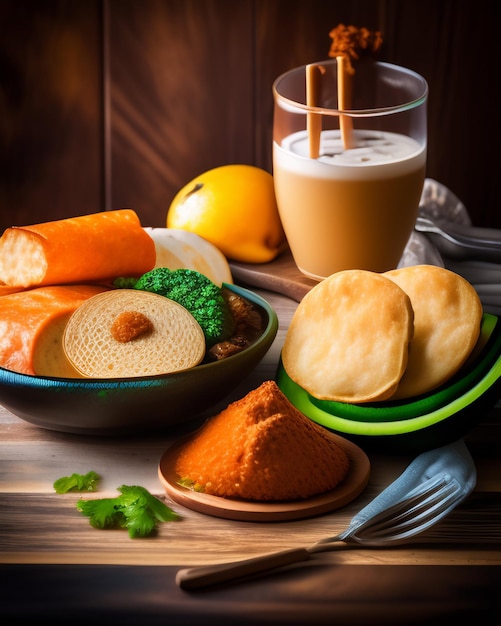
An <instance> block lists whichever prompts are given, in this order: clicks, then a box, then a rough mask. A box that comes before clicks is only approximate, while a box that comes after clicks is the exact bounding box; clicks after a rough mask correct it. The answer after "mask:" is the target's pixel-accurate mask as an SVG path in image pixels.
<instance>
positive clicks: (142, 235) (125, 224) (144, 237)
mask: <svg viewBox="0 0 501 626" xmlns="http://www.w3.org/2000/svg"><path fill="white" fill-rule="evenodd" d="M155 261H156V252H155V244H154V242H153V240H152V238H151V237H150V236H149V235H148V234H147V233H146V232H145V231H144V229H143V228H142V226H141V223H140V221H139V218H138V216H137V214H136V213H135V211H133V210H132V209H118V210H115V211H107V212H103V213H93V214H90V215H83V216H80V217H72V218H67V219H62V220H57V221H53V222H44V223H42V224H36V225H33V226H13V227H11V228H7V229H6V230H5V231H4V233H3V235H2V237H1V238H0V281H1V282H3V283H5V284H6V285H9V286H14V287H31V286H44V285H58V284H68V283H84V282H101V281H106V280H110V279H113V278H116V277H117V276H140V275H141V274H144V273H145V272H147V271H149V270H150V269H152V268H153V267H154V265H155Z"/></svg>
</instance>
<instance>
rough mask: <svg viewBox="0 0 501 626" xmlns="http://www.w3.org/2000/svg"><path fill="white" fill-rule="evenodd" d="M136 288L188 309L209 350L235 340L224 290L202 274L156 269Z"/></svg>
mask: <svg viewBox="0 0 501 626" xmlns="http://www.w3.org/2000/svg"><path fill="white" fill-rule="evenodd" d="M133 287H134V289H141V290H143V291H151V292H152V293H157V294H159V295H161V296H165V297H167V298H169V299H171V300H174V301H175V302H177V303H178V304H181V305H182V306H184V308H185V309H187V310H188V311H189V312H190V313H191V314H192V315H193V317H194V318H195V319H196V320H197V322H198V323H199V324H200V326H201V328H202V330H203V332H204V335H205V341H206V344H207V347H209V348H210V347H211V346H212V345H214V344H215V343H218V342H219V341H222V340H223V339H226V338H227V337H229V336H231V334H232V332H233V331H234V329H235V321H234V319H233V316H232V314H231V311H230V308H229V306H228V304H227V302H226V300H225V299H224V297H223V294H222V290H221V288H220V287H219V286H218V285H216V284H215V283H213V282H212V281H211V280H210V279H209V278H207V277H206V276H204V275H203V274H201V273H200V272H197V271H195V270H191V269H184V268H182V269H177V270H171V269H169V268H167V267H156V268H155V269H152V270H150V271H149V272H146V274H143V275H142V276H141V277H140V278H139V279H138V280H137V282H136V283H135V284H134V286H133Z"/></svg>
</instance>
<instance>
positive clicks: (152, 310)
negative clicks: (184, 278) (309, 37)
mask: <svg viewBox="0 0 501 626" xmlns="http://www.w3.org/2000/svg"><path fill="white" fill-rule="evenodd" d="M63 347H64V351H65V354H66V356H67V358H68V359H69V361H70V362H71V363H72V365H73V366H74V367H75V368H76V369H77V370H78V371H79V372H80V373H81V374H82V375H84V376H87V377H92V378H128V377H134V376H153V375H157V374H167V373H170V372H175V371H179V370H183V369H188V368H190V367H194V366H195V365H198V364H199V363H200V362H201V361H202V359H203V358H204V355H205V337H204V334H203V331H202V329H201V327H200V325H199V324H198V322H197V321H196V320H195V318H194V317H193V316H192V315H191V313H189V311H187V310H186V309H185V308H184V307H183V306H181V305H180V304H178V303H177V302H174V301H172V300H169V299H168V298H165V297H164V296H159V295H157V294H154V293H150V292H147V291H136V290H134V289H117V290H114V291H108V292H105V293H102V294H99V295H98V296H95V297H92V298H90V299H89V300H87V301H86V302H85V303H84V305H82V306H80V307H79V308H78V309H77V310H76V311H75V312H74V313H73V314H72V316H71V317H70V319H69V320H68V323H67V325H66V328H65V331H64V336H63Z"/></svg>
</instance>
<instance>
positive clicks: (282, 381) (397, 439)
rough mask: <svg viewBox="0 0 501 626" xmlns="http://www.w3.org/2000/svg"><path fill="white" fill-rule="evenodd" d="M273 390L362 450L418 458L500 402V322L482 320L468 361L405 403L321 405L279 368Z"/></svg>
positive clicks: (457, 434)
mask: <svg viewBox="0 0 501 626" xmlns="http://www.w3.org/2000/svg"><path fill="white" fill-rule="evenodd" d="M276 379H277V384H278V386H279V387H280V389H281V390H282V391H283V392H284V393H285V395H286V396H287V397H288V398H289V400H290V401H291V402H292V404H294V406H296V407H297V408H298V409H299V410H300V411H302V412H303V413H304V414H305V415H307V416H308V417H309V418H310V419H312V420H313V421H315V422H317V423H319V424H321V425H322V426H325V427H326V428H327V429H329V430H330V431H332V432H335V433H337V434H339V435H342V436H344V437H346V438H348V439H351V440H353V441H354V442H356V443H357V444H358V445H360V446H362V447H365V448H367V447H370V448H373V449H377V450H382V451H385V452H396V453H401V452H412V453H415V452H421V451H424V450H428V449H431V448H435V447H438V446H442V445H446V444H447V443H451V442H452V441H455V440H457V439H460V438H461V437H463V436H465V435H466V434H467V433H468V432H469V431H470V430H471V429H472V428H473V427H474V426H475V424H476V423H477V422H478V420H479V418H481V417H482V415H485V412H486V411H489V410H490V409H492V408H493V407H494V406H495V404H496V403H497V402H498V401H499V400H500V398H501V321H500V320H499V318H498V317H497V316H494V315H489V314H484V316H483V320H482V328H481V334H480V338H479V341H478V344H477V346H476V348H475V350H474V352H473V353H472V355H471V358H470V359H469V360H468V362H467V363H466V364H465V365H464V366H463V368H462V369H461V371H460V372H458V374H457V375H456V376H454V378H453V379H451V380H450V381H448V383H447V384H445V385H443V386H442V387H440V388H439V389H437V390H435V391H433V392H432V393H429V394H427V395H423V396H420V397H419V398H411V399H409V400H408V401H406V402H393V403H392V402H384V403H379V404H377V403H373V404H369V405H351V404H345V403H340V402H330V401H325V400H319V399H317V398H314V397H313V396H311V395H310V394H309V393H308V392H307V391H305V390H304V389H303V388H302V387H300V386H299V385H298V384H296V383H295V382H294V381H293V380H291V379H290V378H289V376H288V375H287V373H286V371H285V369H284V368H283V365H282V363H281V362H280V363H279V365H278V370H277V375H276Z"/></svg>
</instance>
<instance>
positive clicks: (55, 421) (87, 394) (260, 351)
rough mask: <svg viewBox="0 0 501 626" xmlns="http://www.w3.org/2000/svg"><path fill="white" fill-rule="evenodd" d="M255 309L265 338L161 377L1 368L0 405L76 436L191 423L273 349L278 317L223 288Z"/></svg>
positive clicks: (263, 304) (266, 307) (245, 294)
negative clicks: (77, 375)
mask: <svg viewBox="0 0 501 626" xmlns="http://www.w3.org/2000/svg"><path fill="white" fill-rule="evenodd" d="M226 287H228V288H229V289H230V290H231V291H233V292H234V293H236V294H238V295H241V296H242V297H244V298H247V299H248V300H250V301H251V302H252V303H254V304H255V305H257V306H258V307H259V308H260V309H261V311H262V313H263V317H264V319H265V330H264V332H263V334H262V335H261V336H260V337H259V338H258V339H257V340H256V341H255V342H254V343H252V344H251V345H250V346H249V347H247V348H246V349H245V350H242V352H239V353H237V354H234V355H232V356H229V357H227V358H225V359H222V360H220V361H215V362H211V363H204V364H202V365H198V366H196V367H194V368H191V369H188V370H184V371H181V372H175V373H172V374H167V375H163V376H149V377H144V378H123V379H69V378H49V377H37V376H28V375H25V374H19V373H16V372H12V371H10V370H7V369H4V368H0V404H1V405H3V406H4V407H5V408H6V409H8V410H9V411H10V412H11V413H13V414H14V415H17V416H18V417H20V418H22V419H24V420H25V421H27V422H31V423H32V424H36V425H37V426H40V427H43V428H47V429H50V430H56V431H61V432H68V433H76V434H91V435H94V434H98V435H106V434H136V433H139V432H145V431H154V430H155V431H161V430H168V429H169V427H172V426H173V425H180V424H184V423H189V422H190V421H191V420H194V419H195V418H196V417H197V415H199V414H201V413H202V412H204V411H206V410H208V409H210V407H211V406H213V405H215V404H216V403H217V402H219V401H221V400H223V399H224V398H225V397H226V396H227V395H229V394H230V392H231V391H232V390H233V389H234V388H235V387H236V386H237V385H238V384H239V383H240V382H241V381H242V380H243V379H244V378H245V377H246V376H247V375H248V374H249V373H250V372H251V371H252V370H253V369H254V368H255V367H256V365H257V364H258V363H259V362H260V361H261V359H262V358H263V357H264V355H265V354H266V352H267V351H268V350H269V348H270V347H271V345H272V343H273V341H274V339H275V336H276V334H277V330H278V318H277V315H276V313H275V311H274V310H273V309H272V308H271V306H270V305H269V304H268V303H267V302H266V300H264V299H263V298H261V297H260V296H258V295H257V294H255V293H253V292H252V291H249V290H247V289H244V288H241V287H238V286H236V285H229V284H228V285H226Z"/></svg>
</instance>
